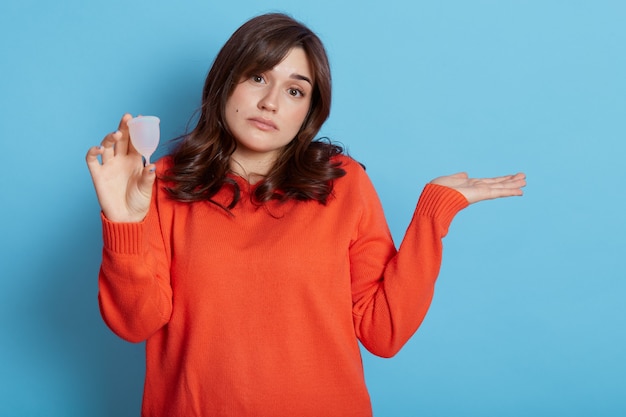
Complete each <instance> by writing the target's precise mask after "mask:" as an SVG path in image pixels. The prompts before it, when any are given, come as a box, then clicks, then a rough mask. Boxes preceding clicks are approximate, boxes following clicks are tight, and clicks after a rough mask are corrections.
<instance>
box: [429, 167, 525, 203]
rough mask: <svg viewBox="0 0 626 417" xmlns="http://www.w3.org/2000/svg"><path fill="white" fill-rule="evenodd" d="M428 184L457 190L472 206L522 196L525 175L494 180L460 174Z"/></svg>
mask: <svg viewBox="0 0 626 417" xmlns="http://www.w3.org/2000/svg"><path fill="white" fill-rule="evenodd" d="M430 183H431V184H438V185H443V186H445V187H449V188H452V189H454V190H457V191H458V192H460V193H461V194H463V196H464V197H465V198H466V199H467V201H468V202H469V203H470V204H472V203H477V202H479V201H483V200H491V199H494V198H500V197H512V196H520V195H522V194H523V193H522V187H525V186H526V175H525V174H523V173H519V174H515V175H506V176H503V177H495V178H469V177H468V175H467V173H465V172H460V173H458V174H453V175H446V176H444V177H439V178H435V179H434V180H432V181H431V182H430Z"/></svg>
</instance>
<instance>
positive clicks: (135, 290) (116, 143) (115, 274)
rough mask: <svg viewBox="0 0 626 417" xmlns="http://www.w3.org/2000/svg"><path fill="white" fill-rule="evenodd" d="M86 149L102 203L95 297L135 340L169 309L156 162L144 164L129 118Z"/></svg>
mask: <svg viewBox="0 0 626 417" xmlns="http://www.w3.org/2000/svg"><path fill="white" fill-rule="evenodd" d="M130 119H131V115H129V114H125V115H124V117H122V119H121V121H120V123H119V126H118V129H117V130H116V131H115V132H113V133H110V134H108V135H107V136H106V137H105V138H104V140H103V141H102V143H101V145H100V146H98V147H93V148H91V149H90V150H89V151H88V153H87V157H86V160H87V166H88V168H89V172H90V174H91V178H92V180H93V183H94V187H95V189H96V194H97V196H98V202H99V203H100V207H101V209H102V230H103V243H104V248H103V252H102V266H101V268H100V274H99V281H98V283H99V294H98V299H99V303H100V309H101V313H102V316H103V318H104V320H105V322H106V323H107V325H108V326H109V327H110V328H111V329H112V330H113V331H114V332H115V333H116V334H117V335H119V336H120V337H122V338H124V339H126V340H129V341H133V342H138V341H141V340H144V339H146V338H147V337H148V336H149V335H150V334H152V333H153V332H154V331H156V330H157V329H158V328H160V327H161V326H163V324H165V323H166V322H167V320H168V319H169V315H170V314H171V297H172V296H171V288H170V285H169V266H168V263H169V261H168V259H169V257H168V255H167V251H166V245H165V244H164V242H165V240H164V238H163V237H162V234H161V229H160V223H159V211H158V206H157V204H156V198H154V199H153V198H152V196H153V195H155V194H156V191H153V190H154V189H156V186H155V185H154V183H155V178H156V174H155V169H156V166H155V165H148V166H146V167H144V166H143V163H142V158H141V155H140V154H139V153H138V152H137V151H136V150H135V149H134V148H133V146H132V144H131V142H130V137H129V132H128V126H127V122H128V120H130Z"/></svg>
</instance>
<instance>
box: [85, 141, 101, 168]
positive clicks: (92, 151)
mask: <svg viewBox="0 0 626 417" xmlns="http://www.w3.org/2000/svg"><path fill="white" fill-rule="evenodd" d="M101 154H102V146H92V147H91V148H89V150H88V151H87V155H86V156H85V161H87V167H88V168H89V171H93V170H94V169H97V167H99V166H100V161H99V160H98V156H100V155H101Z"/></svg>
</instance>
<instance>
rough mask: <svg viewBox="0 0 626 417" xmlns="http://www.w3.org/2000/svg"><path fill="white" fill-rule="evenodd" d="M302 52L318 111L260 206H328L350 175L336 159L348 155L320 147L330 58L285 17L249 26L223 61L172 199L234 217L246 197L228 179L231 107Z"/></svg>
mask: <svg viewBox="0 0 626 417" xmlns="http://www.w3.org/2000/svg"><path fill="white" fill-rule="evenodd" d="M295 47H300V48H302V49H303V50H304V52H305V53H306V55H307V58H308V60H309V63H310V66H311V69H312V71H313V76H314V83H313V91H312V96H311V105H310V109H309V112H308V114H307V116H306V118H305V120H304V122H303V124H302V126H301V128H300V131H299V132H298V133H297V135H296V136H295V137H294V138H293V140H292V141H291V142H289V144H287V145H286V146H285V147H284V148H283V149H282V151H281V153H280V154H279V155H278V157H277V159H276V161H275V162H274V165H273V166H272V168H271V169H270V171H269V172H268V173H267V175H266V176H265V177H264V179H263V180H262V181H261V182H260V183H259V184H258V186H255V187H254V191H253V198H254V200H256V201H257V202H260V203H263V202H267V201H269V200H279V201H287V200H290V199H296V200H316V201H318V202H320V203H322V204H326V202H327V199H328V197H329V196H330V194H331V193H332V189H333V181H334V180H335V179H337V178H339V177H342V176H344V175H345V171H344V170H343V169H342V168H341V167H340V162H338V161H337V159H336V158H333V157H335V156H337V155H339V154H341V153H343V148H342V147H341V146H339V145H336V144H333V143H331V142H330V141H328V140H314V138H315V135H317V133H318V132H319V129H320V128H321V127H322V124H323V123H324V122H325V121H326V119H327V118H328V115H329V113H330V102H331V75H330V66H329V63H328V57H327V55H326V51H325V49H324V46H323V45H322V42H321V41H320V39H319V38H318V37H317V35H315V33H313V32H312V31H311V30H310V29H309V28H307V27H306V26H304V25H303V24H302V23H300V22H298V21H296V20H294V19H292V18H291V17H289V16H287V15H284V14H280V13H271V14H265V15H261V16H257V17H255V18H253V19H251V20H249V21H248V22H246V23H244V24H243V25H242V26H241V27H240V28H239V29H237V30H236V31H235V33H233V35H232V36H231V37H230V39H229V40H228V41H227V42H226V44H225V45H224V46H223V47H222V49H221V50H220V52H219V53H218V55H217V57H216V58H215V61H214V62H213V65H212V66H211V69H210V71H209V74H208V76H207V78H206V81H205V84H204V90H203V93H202V107H201V109H200V115H199V118H198V122H197V125H196V126H195V128H194V129H193V130H192V131H191V132H190V133H189V134H188V135H186V136H185V137H183V138H182V140H181V142H180V143H179V144H178V146H177V147H176V148H175V149H174V151H173V152H172V154H171V157H172V160H173V166H172V167H171V168H170V169H169V170H168V172H166V175H165V176H164V179H165V180H167V181H169V182H170V184H171V185H170V186H169V187H167V191H168V193H169V195H170V197H171V198H173V199H175V200H178V201H184V202H193V201H203V200H208V201H210V202H212V203H214V204H217V205H219V206H220V207H222V208H225V209H227V210H229V209H231V208H233V207H235V205H236V204H237V202H238V201H239V200H240V196H241V192H240V191H241V190H240V189H239V186H238V184H237V182H236V181H234V179H233V178H231V177H229V176H228V175H227V174H228V173H229V172H230V157H231V155H232V154H233V152H234V151H235V149H236V147H237V142H236V140H235V138H234V137H233V135H232V134H231V132H230V130H229V128H228V126H227V124H226V122H225V107H226V101H227V100H228V98H229V97H230V96H231V94H232V92H233V90H234V89H235V87H236V85H237V84H238V83H239V82H241V80H242V79H244V78H248V77H249V76H251V75H252V74H259V73H263V72H265V71H267V70H270V69H272V68H273V67H274V66H276V65H277V64H278V63H280V62H281V61H282V60H283V59H284V58H285V56H286V55H287V54H288V53H289V51H290V50H291V49H292V48H295ZM225 186H226V187H229V188H230V189H231V190H232V193H233V194H232V200H231V202H230V203H229V204H228V205H227V206H226V207H224V206H222V205H221V204H219V203H217V202H216V201H214V200H213V199H212V197H213V196H214V195H215V194H216V193H217V192H218V191H219V190H220V189H222V187H225Z"/></svg>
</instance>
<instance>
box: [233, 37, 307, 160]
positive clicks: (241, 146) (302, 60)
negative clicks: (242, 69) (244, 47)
mask: <svg viewBox="0 0 626 417" xmlns="http://www.w3.org/2000/svg"><path fill="white" fill-rule="evenodd" d="M314 82H315V80H314V79H313V73H312V71H311V67H310V65H309V60H308V58H307V55H306V53H305V52H304V50H303V49H302V48H293V49H291V51H289V53H288V54H287V56H285V58H284V59H283V60H282V61H281V62H280V63H279V64H278V65H276V66H275V67H274V68H272V69H271V70H268V71H265V72H264V73H262V74H254V75H253V76H251V77H249V78H246V79H243V80H241V81H240V82H239V84H237V86H236V87H235V89H234V91H233V93H232V94H231V96H230V97H229V98H228V100H227V101H226V112H225V119H226V124H227V125H228V128H229V129H230V131H231V133H232V134H233V135H234V137H235V140H236V141H237V149H236V151H235V153H234V154H233V158H234V159H235V160H237V161H240V162H243V161H244V160H256V161H259V160H263V161H265V162H266V163H267V164H271V163H273V161H274V160H275V159H276V157H277V156H278V154H279V153H280V150H281V149H282V148H283V147H284V146H285V145H287V144H288V143H289V142H291V140H292V139H293V138H294V137H295V136H296V134H297V133H298V131H299V130H300V127H301V126H302V123H303V122H304V119H305V118H306V115H307V113H308V111H309V107H310V105H311V94H312V92H313V83H314Z"/></svg>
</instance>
